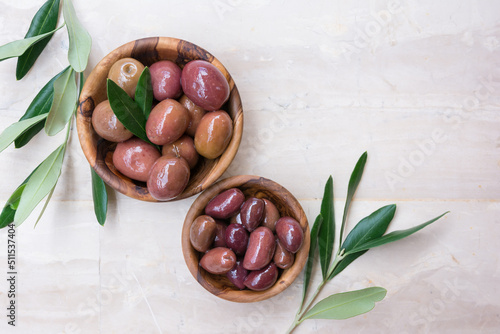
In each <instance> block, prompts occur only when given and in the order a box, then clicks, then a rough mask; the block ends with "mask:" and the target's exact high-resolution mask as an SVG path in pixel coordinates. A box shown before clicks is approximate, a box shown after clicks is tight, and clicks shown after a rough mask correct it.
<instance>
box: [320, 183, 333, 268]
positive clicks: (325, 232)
mask: <svg viewBox="0 0 500 334" xmlns="http://www.w3.org/2000/svg"><path fill="white" fill-rule="evenodd" d="M320 211H321V216H322V217H323V223H322V224H321V227H320V229H319V234H318V246H319V261H320V263H321V272H322V273H323V278H326V276H327V273H328V269H329V267H330V262H331V259H332V253H333V244H334V241H335V212H334V208H333V178H332V177H331V176H330V177H329V178H328V181H327V182H326V185H325V192H324V195H323V201H322V202H321V210H320Z"/></svg>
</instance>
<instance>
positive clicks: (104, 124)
mask: <svg viewBox="0 0 500 334" xmlns="http://www.w3.org/2000/svg"><path fill="white" fill-rule="evenodd" d="M92 126H93V127H94V130H95V132H97V134H98V135H99V136H101V137H102V138H104V139H106V140H109V141H112V142H117V143H119V142H122V141H125V140H127V139H130V138H132V136H133V134H132V132H130V131H129V130H127V129H126V128H125V126H123V124H122V123H121V122H120V121H119V120H118V118H116V115H115V113H114V112H113V110H112V109H111V106H110V105H109V101H108V100H105V101H102V102H101V103H99V104H98V105H97V106H96V107H95V109H94V112H93V113H92Z"/></svg>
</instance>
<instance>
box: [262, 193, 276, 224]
mask: <svg viewBox="0 0 500 334" xmlns="http://www.w3.org/2000/svg"><path fill="white" fill-rule="evenodd" d="M263 201H264V205H265V208H264V211H265V213H264V220H263V221H262V226H266V227H269V228H270V229H271V231H273V232H274V231H275V230H276V227H275V226H276V222H277V221H278V219H280V213H279V211H278V209H277V208H276V206H275V205H274V204H273V203H272V202H271V201H270V200H268V199H265V198H264V199H263Z"/></svg>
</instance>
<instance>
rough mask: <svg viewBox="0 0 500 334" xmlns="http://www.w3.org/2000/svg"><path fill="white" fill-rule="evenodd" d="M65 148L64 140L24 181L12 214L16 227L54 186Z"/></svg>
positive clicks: (59, 172)
mask: <svg viewBox="0 0 500 334" xmlns="http://www.w3.org/2000/svg"><path fill="white" fill-rule="evenodd" d="M65 148H66V142H65V143H64V144H62V145H60V146H59V147H58V148H57V149H56V150H54V151H53V152H52V153H51V154H50V155H49V156H48V157H47V158H46V159H45V160H44V161H43V162H42V163H41V164H40V166H38V168H37V169H36V170H35V171H34V172H33V174H32V175H31V177H30V178H29V180H28V182H26V187H25V188H24V190H23V192H22V194H21V200H20V202H19V206H18V207H17V210H16V213H15V216H14V224H15V226H16V227H17V226H19V225H21V224H22V223H23V222H24V221H25V220H26V218H28V216H29V215H30V213H31V212H32V211H33V209H34V208H35V207H36V206H37V205H38V203H40V201H41V200H42V199H43V198H44V197H45V196H47V194H48V193H49V192H50V191H51V190H52V188H54V186H55V184H56V183H57V180H58V178H59V175H60V174H61V168H62V163H63V158H64V151H65Z"/></svg>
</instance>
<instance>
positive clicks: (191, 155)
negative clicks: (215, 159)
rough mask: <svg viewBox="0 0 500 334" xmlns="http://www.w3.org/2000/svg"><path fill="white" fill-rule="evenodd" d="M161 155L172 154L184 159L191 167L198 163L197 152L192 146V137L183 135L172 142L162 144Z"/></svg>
mask: <svg viewBox="0 0 500 334" xmlns="http://www.w3.org/2000/svg"><path fill="white" fill-rule="evenodd" d="M161 153H162V155H173V156H175V157H177V158H181V157H182V158H184V159H186V161H187V163H188V165H189V168H193V167H194V166H196V164H197V163H198V158H199V155H198V152H196V148H195V147H194V141H193V138H191V137H189V136H187V135H184V136H182V137H181V138H179V139H177V140H176V141H174V142H173V143H172V144H167V145H163V147H162V149H161Z"/></svg>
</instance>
